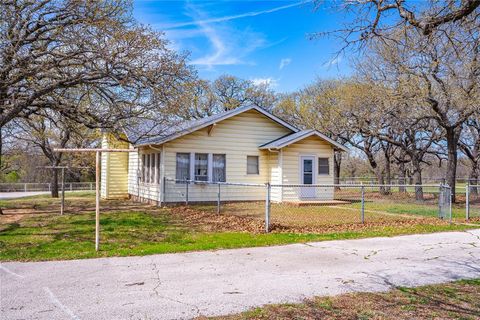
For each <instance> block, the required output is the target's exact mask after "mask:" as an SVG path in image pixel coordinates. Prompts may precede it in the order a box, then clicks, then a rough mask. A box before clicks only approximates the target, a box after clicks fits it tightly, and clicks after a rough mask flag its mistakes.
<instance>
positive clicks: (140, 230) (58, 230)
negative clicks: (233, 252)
mask: <svg viewBox="0 0 480 320" xmlns="http://www.w3.org/2000/svg"><path fill="white" fill-rule="evenodd" d="M58 203H59V200H58V199H51V198H48V197H46V196H36V197H30V198H23V199H18V200H6V201H1V203H0V205H1V206H2V208H4V211H5V215H3V216H0V261H7V260H16V261H39V260H57V259H81V258H93V257H104V256H129V255H147V254H154V253H173V252H185V251H194V250H211V249H224V248H240V247H254V246H267V245H280V244H287V243H296V242H307V241H323V240H338V239H356V238H366V237H377V236H394V235H401V234H412V233H429V232H437V231H452V230H465V229H469V228H472V226H466V225H449V224H446V223H440V224H433V223H432V224H430V223H427V222H423V221H421V222H420V221H419V222H416V223H413V224H412V223H405V224H365V225H361V224H358V223H357V224H351V225H349V226H348V227H344V226H336V227H335V228H330V227H328V228H323V229H322V228H320V229H314V231H309V229H305V230H300V231H296V230H295V229H292V230H293V231H289V230H282V229H281V228H278V230H275V229H274V232H273V233H269V234H265V233H263V221H261V220H259V219H251V218H250V217H248V216H242V215H235V214H228V213H227V212H224V213H223V214H221V215H217V214H215V213H211V212H209V211H208V210H203V209H202V210H199V209H201V208H202V207H193V206H192V207H180V208H157V207H155V206H150V205H144V204H138V203H133V202H130V201H102V203H101V206H102V213H101V221H100V224H101V250H100V252H95V251H94V229H95V222H94V212H93V211H94V197H93V194H91V193H77V192H75V193H69V194H67V201H66V203H67V206H66V212H67V214H65V215H63V216H60V215H59V214H58V211H59V210H58ZM203 208H204V209H205V208H207V207H203Z"/></svg>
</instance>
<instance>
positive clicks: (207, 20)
mask: <svg viewBox="0 0 480 320" xmlns="http://www.w3.org/2000/svg"><path fill="white" fill-rule="evenodd" d="M308 2H311V0H307V1H300V2H296V3H291V4H287V5H284V6H280V7H276V8H272V9H268V10H262V11H251V12H246V13H241V14H236V15H231V16H225V17H218V18H205V19H202V20H197V21H195V20H194V21H187V22H179V23H173V24H169V25H165V26H163V28H165V29H173V28H181V27H187V26H194V25H197V24H199V23H202V24H206V23H215V22H225V21H230V20H235V19H240V18H246V17H255V16H259V15H262V14H267V13H273V12H276V11H280V10H285V9H288V8H292V7H297V6H299V5H302V4H305V3H308Z"/></svg>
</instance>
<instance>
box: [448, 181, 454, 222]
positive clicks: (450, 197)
mask: <svg viewBox="0 0 480 320" xmlns="http://www.w3.org/2000/svg"><path fill="white" fill-rule="evenodd" d="M448 192H449V193H450V196H449V197H448V199H449V204H448V214H449V215H450V223H452V199H453V192H452V188H451V187H450V186H449V187H448Z"/></svg>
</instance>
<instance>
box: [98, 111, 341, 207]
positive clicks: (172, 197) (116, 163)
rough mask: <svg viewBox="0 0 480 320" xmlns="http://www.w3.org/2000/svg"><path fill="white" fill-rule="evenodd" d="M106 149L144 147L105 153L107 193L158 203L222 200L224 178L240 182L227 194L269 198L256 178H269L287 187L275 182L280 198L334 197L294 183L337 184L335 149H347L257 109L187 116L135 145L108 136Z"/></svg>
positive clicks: (276, 198)
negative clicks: (190, 118)
mask: <svg viewBox="0 0 480 320" xmlns="http://www.w3.org/2000/svg"><path fill="white" fill-rule="evenodd" d="M102 147H103V148H112V147H114V148H134V149H135V150H136V151H137V152H129V153H103V154H102V177H101V181H102V184H101V195H102V197H103V198H124V197H131V198H134V199H137V200H143V201H151V202H182V201H184V199H185V197H186V196H188V198H189V200H190V201H216V200H217V191H216V190H217V186H218V183H227V184H228V183H235V184H236V185H232V186H228V189H225V192H224V193H223V195H222V200H228V201H235V200H238V201H250V200H263V199H265V192H266V188H265V187H256V186H255V184H256V185H261V186H264V185H265V183H267V182H269V183H270V184H272V185H284V186H282V187H272V192H271V197H272V200H273V201H285V200H286V199H288V200H304V199H307V200H308V199H325V200H330V199H333V188H324V189H322V188H308V187H303V189H302V187H301V186H291V185H309V184H333V182H334V177H333V156H334V151H335V150H339V151H347V150H348V149H347V148H346V147H345V146H343V145H341V144H339V143H338V142H336V141H334V140H332V139H330V138H328V137H327V136H325V135H324V134H322V133H320V132H318V131H315V130H299V129H297V128H296V127H294V126H293V125H291V124H289V123H287V122H285V121H284V120H282V119H280V118H278V117H276V116H275V115H273V114H271V113H269V112H267V111H265V110H263V109H261V108H258V107H240V108H237V109H233V110H229V111H226V112H223V113H220V114H216V115H213V116H210V117H207V118H204V119H200V120H195V121H188V122H185V123H182V124H181V125H180V126H175V127H172V128H169V129H168V130H165V132H164V133H163V134H162V135H161V136H158V137H155V138H150V139H148V140H144V141H140V142H138V143H137V144H135V145H127V144H125V143H124V142H119V141H116V140H115V139H113V138H112V137H111V136H109V135H107V134H105V135H104V136H103V140H102ZM175 179H176V181H174V180H175ZM185 180H194V181H195V183H191V184H190V183H188V185H186V184H187V183H185ZM201 182H205V183H201ZM208 182H211V183H208ZM212 183H217V184H216V185H215V184H212ZM225 187H227V186H225ZM187 189H188V190H187ZM186 193H188V195H186Z"/></svg>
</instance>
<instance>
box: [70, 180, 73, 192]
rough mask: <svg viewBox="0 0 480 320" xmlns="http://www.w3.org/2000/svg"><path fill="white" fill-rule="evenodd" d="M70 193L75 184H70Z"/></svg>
mask: <svg viewBox="0 0 480 320" xmlns="http://www.w3.org/2000/svg"><path fill="white" fill-rule="evenodd" d="M70 191H73V184H72V183H71V182H70Z"/></svg>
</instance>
